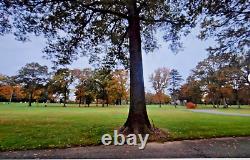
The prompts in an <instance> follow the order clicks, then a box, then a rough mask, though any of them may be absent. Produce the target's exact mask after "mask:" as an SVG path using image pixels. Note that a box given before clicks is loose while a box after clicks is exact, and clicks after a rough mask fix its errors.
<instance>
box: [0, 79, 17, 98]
mask: <svg viewBox="0 0 250 160" xmlns="http://www.w3.org/2000/svg"><path fill="white" fill-rule="evenodd" d="M0 84H1V88H2V90H1V92H2V96H3V97H4V98H5V99H8V100H9V102H11V101H12V98H13V95H14V93H15V88H16V87H17V84H16V82H15V77H13V76H11V77H9V76H4V75H2V76H0Z"/></svg>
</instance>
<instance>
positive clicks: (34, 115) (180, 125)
mask: <svg viewBox="0 0 250 160" xmlns="http://www.w3.org/2000/svg"><path fill="white" fill-rule="evenodd" d="M69 106H70V107H66V108H64V107H62V106H59V105H55V104H53V105H49V106H48V107H46V108H45V107H42V105H41V104H39V105H38V104H33V106H32V107H27V104H18V103H13V104H0V150H2V151H3V150H24V149H38V148H60V147H70V146H76V145H77V146H78V145H82V146H84V145H98V144H100V143H101V136H102V135H103V134H105V133H110V134H112V133H113V130H114V129H117V128H119V127H120V126H122V125H123V123H124V122H125V120H126V118H127V113H128V107H126V106H122V107H121V106H111V107H105V108H102V107H95V106H92V107H89V108H85V107H81V108H79V107H77V105H69ZM249 110H250V107H249V106H248V107H244V110H243V109H241V112H243V111H246V112H245V113H249ZM148 114H149V117H150V120H153V122H154V125H155V126H156V127H159V128H161V129H163V130H167V131H168V132H170V134H171V135H170V139H169V140H179V139H197V138H210V137H224V136H250V117H239V116H224V115H212V114H206V113H193V112H187V111H186V110H185V109H184V108H183V107H180V106H179V107H178V108H177V109H175V108H174V107H173V106H163V107H162V108H159V107H158V106H149V107H148Z"/></svg>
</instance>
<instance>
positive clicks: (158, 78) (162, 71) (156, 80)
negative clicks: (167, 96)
mask: <svg viewBox="0 0 250 160" xmlns="http://www.w3.org/2000/svg"><path fill="white" fill-rule="evenodd" d="M169 78H170V71H169V69H168V68H165V67H163V68H158V69H156V70H155V71H154V73H152V74H151V75H150V77H149V79H150V82H151V83H152V87H153V88H154V90H155V94H156V96H157V97H158V101H159V104H160V107H161V102H162V100H163V95H164V93H165V89H166V88H167V87H168V82H169Z"/></svg>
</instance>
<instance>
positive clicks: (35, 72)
mask: <svg viewBox="0 0 250 160" xmlns="http://www.w3.org/2000/svg"><path fill="white" fill-rule="evenodd" d="M47 76H48V67H47V66H41V65H40V64H39V63H28V64H26V65H25V66H24V67H22V68H21V69H20V70H19V71H18V75H17V76H16V81H17V82H18V83H20V84H21V85H22V86H23V88H24V90H25V91H26V92H27V93H28V95H29V106H31V103H32V99H33V94H34V92H35V91H36V90H37V89H39V88H41V87H42V86H43V85H44V84H45V83H46V81H47Z"/></svg>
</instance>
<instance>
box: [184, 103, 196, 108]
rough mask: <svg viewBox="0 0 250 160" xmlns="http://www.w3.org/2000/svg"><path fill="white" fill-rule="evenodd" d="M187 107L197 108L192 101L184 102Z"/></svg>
mask: <svg viewBox="0 0 250 160" xmlns="http://www.w3.org/2000/svg"><path fill="white" fill-rule="evenodd" d="M186 107H187V109H195V108H197V104H194V103H193V102H188V103H187V104H186Z"/></svg>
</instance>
